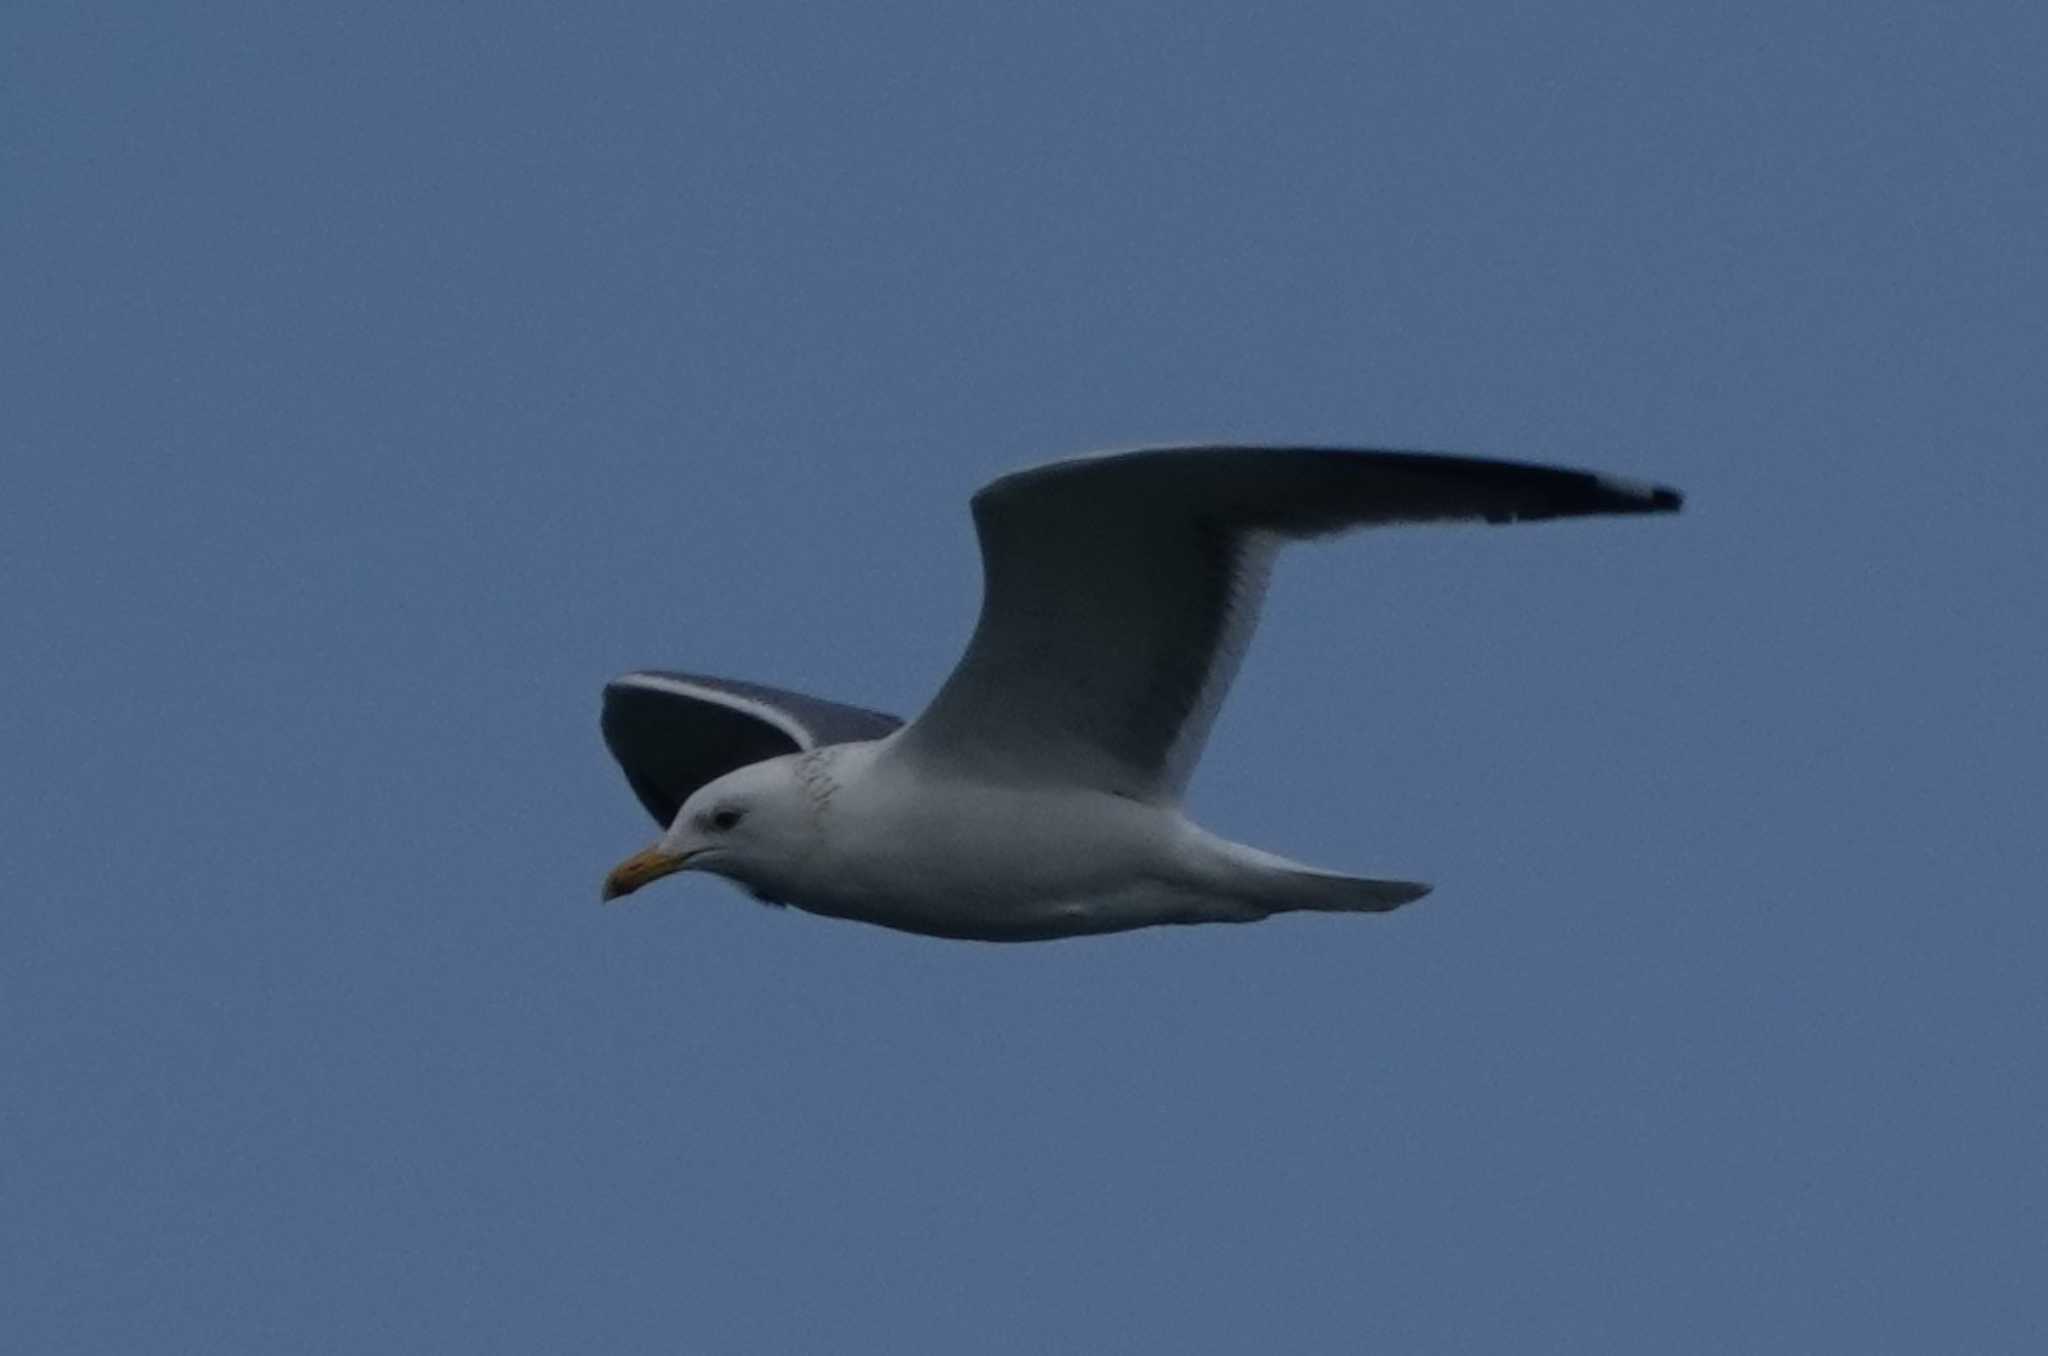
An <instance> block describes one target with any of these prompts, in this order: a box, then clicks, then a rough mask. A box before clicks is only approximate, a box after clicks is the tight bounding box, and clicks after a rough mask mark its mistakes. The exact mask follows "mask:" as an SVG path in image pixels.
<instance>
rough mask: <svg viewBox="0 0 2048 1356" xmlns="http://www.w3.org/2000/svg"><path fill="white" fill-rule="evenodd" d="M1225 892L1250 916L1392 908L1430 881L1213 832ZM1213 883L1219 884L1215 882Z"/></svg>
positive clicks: (1420, 892) (1421, 890) (1420, 891)
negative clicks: (1293, 855) (1378, 874)
mask: <svg viewBox="0 0 2048 1356" xmlns="http://www.w3.org/2000/svg"><path fill="white" fill-rule="evenodd" d="M1209 841H1210V843H1211V844H1212V845H1213V847H1214V848H1216V849H1218V852H1217V854H1216V861H1215V865H1216V867H1217V868H1218V873H1217V874H1218V876H1220V879H1217V880H1215V882H1214V884H1215V885H1217V886H1221V889H1222V893H1224V894H1226V895H1228V896H1229V898H1230V899H1231V901H1232V902H1233V903H1235V904H1236V905H1238V906H1239V907H1241V908H1242V909H1243V910H1245V915H1244V916H1246V917H1248V918H1264V917H1266V916H1268V915H1269V914H1276V913H1288V912H1292V911H1294V910H1298V909H1311V910H1314V911H1315V912H1317V913H1386V912H1387V911H1388V910H1390V909H1398V908H1400V907H1401V906H1402V905H1403V904H1409V903H1413V902H1414V901H1415V900H1418V899H1420V898H1422V897H1423V896H1424V895H1426V894H1428V893H1429V890H1430V887H1429V886H1427V885H1425V884H1423V883H1422V882H1421V881H1414V880H1374V879H1371V878H1369V877H1365V876H1342V875H1338V874H1337V873H1336V872H1334V871H1318V870H1316V869H1315V868H1314V867H1311V866H1304V865H1302V864H1301V863H1300V862H1295V861H1289V860H1288V859H1287V858H1285V857H1281V856H1277V855H1276V854H1274V853H1271V852H1261V851H1260V850H1259V849H1257V848H1254V847H1246V846H1245V845H1244V844H1242V843H1232V842H1227V841H1225V840H1223V839H1220V838H1211V839H1210V840H1209ZM1212 888H1214V887H1213V886H1212Z"/></svg>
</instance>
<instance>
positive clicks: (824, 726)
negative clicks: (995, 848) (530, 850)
mask: <svg viewBox="0 0 2048 1356" xmlns="http://www.w3.org/2000/svg"><path fill="white" fill-rule="evenodd" d="M600 723H601V724H602V726H603V729H604V742H605V745H606V747H608V748H609V749H611V751H612V757H614V758H616V759H618V760H619V766H620V767H621V768H624V769H625V772H626V780H627V782H629V783H630V784H631V785H632V787H633V794H634V795H636V796H638V797H639V798H640V803H641V804H642V805H644V806H646V807H647V813H649V814H651V815H653V816H654V818H655V819H656V820H657V821H659V822H660V823H661V824H662V825H664V826H666V825H667V824H669V823H670V822H671V821H673V820H674V819H675V817H676V811H677V810H680V809H681V808H682V807H683V802H684V801H686V800H688V799H689V798H690V793H691V792H693V791H695V790H696V789H697V788H698V787H700V786H702V785H704V784H705V783H706V782H709V781H714V780H716V779H717V778H719V777H723V776H724V775H725V774H726V773H728V772H731V771H732V770H733V769H734V768H739V767H745V766H747V765H748V764H749V763H759V762H764V761H766V760H767V759H770V758H777V757H780V756H781V755H783V754H785V753H797V752H800V751H802V750H804V749H815V748H820V747H822V746H824V745H827V744H851V743H855V742H858V741H860V740H865V739H880V738H882V737H883V736H884V735H887V734H889V733H891V732H892V731H894V730H896V729H898V728H899V727H900V726H901V725H902V724H903V722H902V721H901V720H899V719H897V718H896V717H895V716H890V715H884V714H883V713H882V712H880V711H869V710H865V709H863V708H861V707H858V706H842V705H840V704H839V703H838V702H828V701H824V700H822V699H820V698H818V697H806V696H804V695H803V694H802V693H800V692H785V691H783V690H782V689H780V688H774V687H769V686H767V685H766V684H764V683H743V682H740V681H738V680H737V679H733V678H707V677H704V676H702V675H701V674H694V673H668V672H664V671H661V670H653V669H650V670H644V671H641V672H636V673H628V674H626V675H624V676H623V677H620V678H616V679H614V680H613V681H612V682H610V683H608V684H606V685H605V689H604V715H603V717H602V720H601V722H600Z"/></svg>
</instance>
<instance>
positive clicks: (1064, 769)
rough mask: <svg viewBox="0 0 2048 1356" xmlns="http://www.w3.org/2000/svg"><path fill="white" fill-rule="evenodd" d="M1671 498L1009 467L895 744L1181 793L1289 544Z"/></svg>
mask: <svg viewBox="0 0 2048 1356" xmlns="http://www.w3.org/2000/svg"><path fill="white" fill-rule="evenodd" d="M1680 502H1681V499H1680V496H1679V494H1678V492H1677V491H1675V490H1669V489H1664V488H1661V487H1658V486H1653V485H1641V484H1636V483H1634V482H1631V481H1625V480H1618V479H1614V478H1611V477H1608V476H1601V475H1594V474H1592V473H1589V472H1585V471H1573V470H1565V469H1560V468H1556V467H1548V466H1530V465H1524V464H1520V463H1516V462H1503V461H1487V460H1482V459H1479V458H1474V457H1451V456H1436V455H1431V454H1427V453H1417V452H1362V451H1339V450H1333V449H1324V448H1250V447H1197V448H1156V449H1149V450H1146V451H1140V452H1128V453H1123V454H1120V455H1115V456H1107V457H1095V458H1084V459H1081V460H1077V461H1065V462H1055V463H1053V464H1051V465H1049V466H1041V467H1037V468H1034V469H1031V470H1028V471H1020V472H1018V473H1016V474H1014V475H1008V476H1004V477H1003V478H1001V479H1000V480H997V481H994V482H993V483H991V484H990V485H988V486H987V487H986V488H985V489H983V490H982V491H981V492H980V493H979V494H977V495H975V497H974V523H975V528H976V530H977V532H978V533H979V534H980V537H981V559H982V574H983V597H982V605H981V618H980V620H979V622H977V624H976V625H975V629H974V636H973V639H972V640H971V641H970V642H969V643H968V646H967V653H966V654H965V655H964V656H962V658H961V660H960V664H959V666H958V667H957V668H955V669H954V670H953V674H952V676H951V677H950V678H948V679H947V680H946V684H945V686H944V687H943V688H941V689H940V691H939V694H938V696H937V697H936V698H934V699H933V701H932V704H931V706H930V707H928V708H927V709H926V711H925V712H924V714H923V715H921V716H919V717H918V718H917V719H916V721H914V722H913V723H912V724H911V727H910V728H909V729H908V730H906V731H905V732H904V733H903V736H902V738H901V739H899V740H898V741H897V743H896V745H895V746H894V755H895V756H898V757H902V758H905V759H911V760H916V761H919V762H922V763H925V764H926V765H928V766H944V767H950V768H954V769H957V770H959V771H961V772H963V773H966V774H968V775H972V776H975V777H978V778H983V779H990V780H1000V781H1007V782H1012V783H1025V784H1031V783H1058V784H1081V785H1088V786H1094V787H1097V788H1100V789H1103V790H1107V791H1112V792H1115V793H1117V794H1120V795H1126V796H1131V797H1133V798H1136V799H1141V800H1153V801H1167V802H1170V801H1174V800H1177V799H1178V798H1179V796H1180V794H1181V792H1182V790H1183V789H1184V788H1185V786H1186V784H1187V779H1188V776H1189V774H1190V773H1191V772H1192V771H1193V769H1194V764H1195V760H1196V759H1197V758H1198V757H1199V756H1200V755H1201V749H1202V744H1203V742H1204V741H1205V740H1206V738H1207V736H1208V732H1209V727H1210V725H1211V724H1212V723H1213V721H1214V719H1215V715H1216V710H1217V707H1218V706H1219V705H1221V703H1222V700H1223V695H1224V693H1225V692H1226V691H1227V690H1228V688H1229V686H1230V681H1231V679H1232V678H1233V677H1234V676H1235V675H1236V672H1237V665H1238V661H1239V659H1240V658H1241V657H1242V655H1243V653H1244V647H1245V645H1246V644H1247V643H1248V642H1249V640H1250V638H1251V633H1252V629H1253V627H1254V625H1255V624H1256V623H1257V620H1258V610H1259V603H1260V601H1261V598H1262V595H1263V593H1264V590H1265V581H1266V575H1267V570H1268V567H1269V566H1270V564H1271V560H1272V555H1273V552H1274V551H1275V550H1276V549H1277V548H1278V546H1279V544H1280V543H1281V542H1282V541H1284V540H1287V539H1290V538H1301V537H1316V536H1323V535H1327V534H1330V533H1335V532H1340V531H1344V530H1346V529H1348V528H1354V527H1366V526H1370V525H1374V524H1380V523H1411V522H1438V521H1452V520H1460V519H1467V520H1473V521H1484V522H1490V523H1508V522H1520V521H1524V520H1529V519H1540V518H1565V517H1575V516H1580V515H1586V514H1604V513H1657V512H1670V511H1672V510H1675V509H1677V508H1678V507H1679V504H1680Z"/></svg>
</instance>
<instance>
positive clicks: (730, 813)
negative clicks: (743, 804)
mask: <svg viewBox="0 0 2048 1356" xmlns="http://www.w3.org/2000/svg"><path fill="white" fill-rule="evenodd" d="M740 813H741V812H740V811H738V810H735V809H733V808H732V807H731V806H729V805H728V806H727V807H725V808H724V809H723V810H713V811H712V812H711V827H712V828H714V829H717V830H718V831H719V832H720V833H724V832H725V831H726V830H727V829H730V828H735V827H737V826H738V824H739V822H740Z"/></svg>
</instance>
